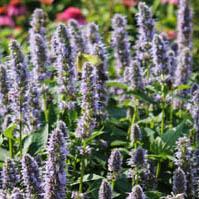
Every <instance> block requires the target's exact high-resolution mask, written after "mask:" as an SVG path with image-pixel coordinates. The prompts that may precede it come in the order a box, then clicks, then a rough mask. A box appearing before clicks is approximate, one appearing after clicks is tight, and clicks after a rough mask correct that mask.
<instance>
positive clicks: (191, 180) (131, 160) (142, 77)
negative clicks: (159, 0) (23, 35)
mask: <svg viewBox="0 0 199 199" xmlns="http://www.w3.org/2000/svg"><path fill="white" fill-rule="evenodd" d="M49 2H50V3H52V1H49ZM135 2H136V3H138V1H135ZM165 2H170V1H165ZM71 9H72V10H71ZM71 18H74V19H76V21H75V20H74V19H72V20H71ZM191 18H192V14H191V8H190V6H189V2H188V0H182V1H179V12H178V27H177V29H178V37H177V40H176V42H177V47H178V48H176V49H174V47H173V43H172V42H171V41H170V40H169V39H168V38H167V37H166V36H165V35H164V34H162V33H159V32H158V31H157V30H155V22H154V19H153V15H152V13H151V9H150V8H149V7H148V6H147V5H146V4H145V3H143V2H140V3H139V5H138V14H137V24H138V39H137V41H135V46H134V47H131V41H130V39H129V33H128V31H127V20H126V18H125V17H124V16H121V15H120V14H115V15H114V16H113V18H112V35H111V42H110V43H111V44H109V46H106V45H105V43H104V41H107V40H106V38H103V37H102V35H103V34H101V33H100V31H99V27H98V25H97V24H95V23H88V24H85V23H84V22H85V19H84V17H83V15H82V14H81V12H79V10H78V9H74V8H70V9H68V10H67V11H64V12H63V13H61V14H59V15H58V19H59V20H63V21H68V23H67V24H59V25H58V26H57V28H56V30H55V33H53V34H52V35H50V36H49V34H46V33H47V28H46V27H47V16H46V14H45V13H44V12H43V10H41V9H36V10H35V11H34V13H33V17H32V20H31V22H30V24H31V29H30V31H29V44H30V47H29V52H28V53H29V54H28V56H27V55H26V54H23V51H22V48H21V46H20V45H19V44H18V42H17V41H15V40H14V41H11V43H10V56H9V57H8V58H5V60H2V63H1V65H0V104H1V108H0V125H1V126H4V127H3V128H2V129H3V130H2V131H1V135H0V144H1V148H0V149H1V150H2V153H1V157H0V159H1V160H2V159H3V158H4V156H7V154H9V155H10V159H7V160H5V161H4V164H3V168H2V174H1V178H2V187H1V190H0V198H2V199H4V198H5V199H6V198H13V199H21V198H28V199H65V198H74V199H80V198H82V199H85V198H95V197H96V194H97V192H98V198H99V199H111V198H115V197H120V198H127V199H146V198H150V197H153V195H154V197H156V196H157V195H158V196H157V198H158V197H159V195H160V194H159V192H157V193H156V191H153V192H151V188H153V190H155V188H156V187H157V188H159V187H162V186H165V187H168V190H166V191H165V192H166V193H169V192H168V191H171V189H172V191H173V192H172V193H171V194H170V195H168V196H165V195H163V196H164V197H165V198H168V199H169V198H170V199H172V198H173V199H183V198H185V197H187V198H193V199H197V198H198V192H199V191H198V190H199V185H198V182H199V169H198V168H199V149H198V139H199V116H198V115H199V106H198V105H199V92H198V91H199V87H198V85H197V84H193V83H194V80H195V79H197V75H196V76H195V75H193V76H191V75H192V55H191V48H192V44H191V43H192V23H191ZM78 22H79V23H80V24H79V23H78ZM48 39H50V41H51V42H49V41H48ZM108 41H109V40H108ZM49 43H50V44H49ZM112 51H113V53H114V55H113V56H111V54H110V52H112ZM109 58H110V60H109ZM112 58H113V59H112ZM109 63H111V64H112V63H113V65H111V66H110V67H109ZM190 77H192V78H191V81H190ZM154 80H155V81H154ZM109 87H110V89H109ZM184 88H185V89H184ZM190 88H191V89H190ZM111 89H112V90H114V91H115V92H111V91H112V90H111ZM154 96H155V97H154ZM183 97H184V99H185V100H183ZM167 100H168V101H169V102H170V103H167ZM179 101H180V104H181V105H182V106H180V107H179V109H178V107H176V110H175V111H174V107H173V104H175V103H176V102H179ZM157 102H158V103H157ZM184 107H188V108H187V109H188V110H187V109H185V108H184ZM127 110H128V112H129V115H128V117H125V115H126V112H127ZM191 116H192V117H191ZM5 124H6V125H5ZM27 132H28V133H27ZM176 141H177V142H176ZM175 142H176V144H175ZM4 151H5V153H4ZM109 153H110V157H109V158H108V157H107V154H109ZM29 154H31V155H33V156H34V157H32V156H31V155H29ZM172 155H174V157H172ZM128 156H129V157H128ZM123 159H124V160H125V161H123ZM106 160H108V161H107V162H106ZM126 160H127V161H126ZM165 169H166V171H165ZM91 170H95V171H94V172H91ZM173 170H174V172H173V178H172V171H173ZM168 171H169V172H168ZM165 174H166V175H165ZM167 174H169V175H167ZM162 176H163V180H162V179H161V177H162ZM164 178H165V179H166V180H165V181H164ZM172 179H173V180H172ZM100 181H101V185H100V184H99V183H100ZM172 183H173V185H172ZM0 184H1V183H0ZM121 184H122V185H121ZM97 186H98V187H97ZM78 188H79V189H78ZM169 189H170V190H169ZM151 195H152V196H151Z"/></svg>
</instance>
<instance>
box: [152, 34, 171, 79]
mask: <svg viewBox="0 0 199 199" xmlns="http://www.w3.org/2000/svg"><path fill="white" fill-rule="evenodd" d="M152 56H153V63H154V65H155V68H154V72H155V76H160V75H162V78H163V79H162V80H164V78H165V75H166V74H168V57H167V46H166V44H165V41H164V39H163V38H162V36H161V35H157V34H156V35H154V38H153V43H152Z"/></svg>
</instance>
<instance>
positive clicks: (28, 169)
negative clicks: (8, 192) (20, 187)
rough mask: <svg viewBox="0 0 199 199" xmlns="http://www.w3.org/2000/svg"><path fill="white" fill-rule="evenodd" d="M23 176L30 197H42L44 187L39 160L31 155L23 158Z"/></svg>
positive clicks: (36, 198) (39, 198) (37, 198)
mask: <svg viewBox="0 0 199 199" xmlns="http://www.w3.org/2000/svg"><path fill="white" fill-rule="evenodd" d="M22 176H23V181H24V185H25V187H26V196H27V197H28V198H35V199H41V198H42V195H41V194H42V193H43V188H42V184H41V179H40V173H39V168H38V164H37V162H36V161H35V160H34V158H33V157H31V156H30V155H28V154H27V155H25V156H24V157H23V159H22Z"/></svg>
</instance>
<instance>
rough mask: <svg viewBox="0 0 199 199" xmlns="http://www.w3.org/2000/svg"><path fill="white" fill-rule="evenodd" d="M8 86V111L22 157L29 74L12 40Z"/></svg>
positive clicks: (16, 45) (18, 49)
mask: <svg viewBox="0 0 199 199" xmlns="http://www.w3.org/2000/svg"><path fill="white" fill-rule="evenodd" d="M9 47H10V81H11V82H10V84H11V85H12V86H11V88H10V90H9V101H10V109H11V112H12V121H13V122H16V123H17V124H18V128H19V148H20V155H22V134H23V130H24V127H23V125H24V123H25V122H27V121H26V119H27V113H28V111H27V97H28V96H27V90H28V80H29V72H28V68H27V65H26V62H25V57H24V55H23V53H22V51H21V47H20V45H19V44H18V43H17V41H15V40H13V41H11V43H10V46H9Z"/></svg>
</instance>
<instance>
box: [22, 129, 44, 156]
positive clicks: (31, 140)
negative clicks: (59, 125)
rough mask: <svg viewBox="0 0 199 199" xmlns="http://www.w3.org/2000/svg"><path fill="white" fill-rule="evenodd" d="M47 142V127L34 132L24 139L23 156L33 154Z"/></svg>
mask: <svg viewBox="0 0 199 199" xmlns="http://www.w3.org/2000/svg"><path fill="white" fill-rule="evenodd" d="M47 141H48V125H46V126H45V127H44V128H42V129H41V130H40V131H38V132H34V133H32V134H30V135H29V136H27V137H26V138H25V139H24V143H23V154H26V153H30V154H31V155H32V154H35V153H36V152H37V151H38V150H40V149H41V148H42V147H44V146H45V145H46V144H47Z"/></svg>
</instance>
